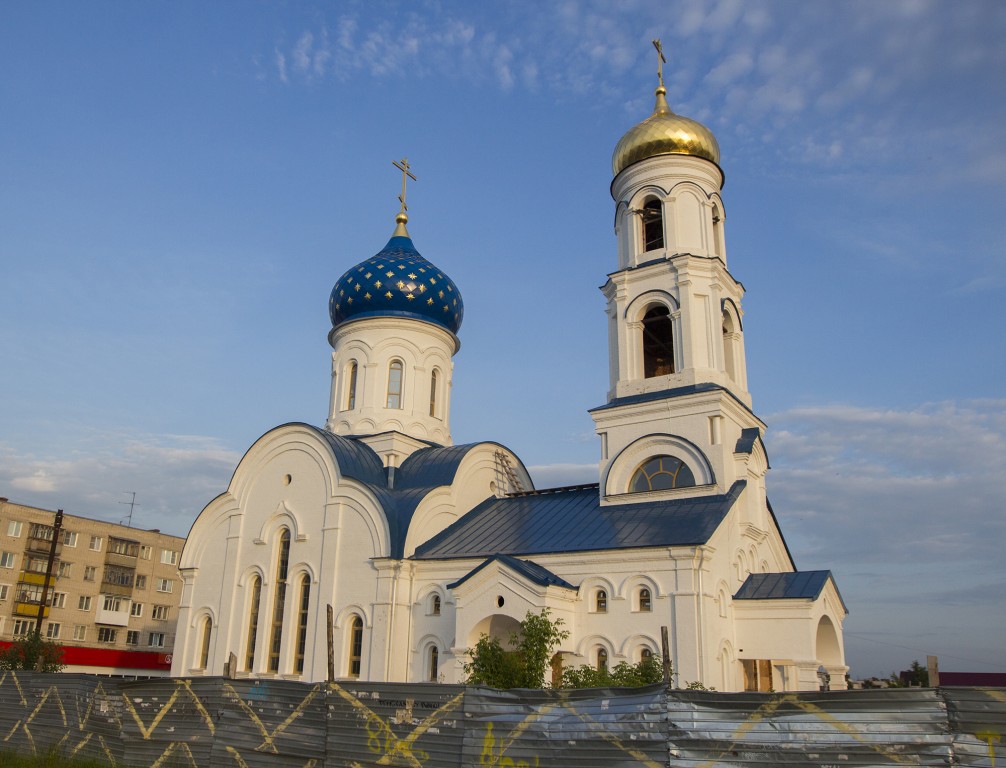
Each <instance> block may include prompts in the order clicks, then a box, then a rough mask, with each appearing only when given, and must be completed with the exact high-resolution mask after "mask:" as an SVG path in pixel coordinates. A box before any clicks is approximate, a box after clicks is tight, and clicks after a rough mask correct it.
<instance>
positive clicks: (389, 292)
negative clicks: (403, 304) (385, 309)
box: [384, 291, 394, 299]
mask: <svg viewBox="0 0 1006 768" xmlns="http://www.w3.org/2000/svg"><path fill="white" fill-rule="evenodd" d="M393 295H394V294H392V293H391V291H388V292H387V293H386V294H384V298H386V299H390V298H391V297H392V296H393Z"/></svg>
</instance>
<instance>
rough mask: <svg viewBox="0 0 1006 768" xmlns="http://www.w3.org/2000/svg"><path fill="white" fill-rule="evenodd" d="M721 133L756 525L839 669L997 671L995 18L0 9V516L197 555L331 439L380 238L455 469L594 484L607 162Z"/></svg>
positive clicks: (543, 6) (252, 7) (804, 9)
mask: <svg viewBox="0 0 1006 768" xmlns="http://www.w3.org/2000/svg"><path fill="white" fill-rule="evenodd" d="M657 37H659V38H661V39H662V40H663V47H664V50H665V52H666V53H667V56H668V64H667V65H666V68H665V77H666V80H667V87H668V100H669V102H670V104H671V106H672V108H673V109H674V110H675V111H676V112H678V113H680V114H683V115H686V116H688V117H691V118H693V119H697V120H700V121H702V122H703V123H705V124H706V125H707V126H709V127H710V128H711V129H712V130H713V132H714V133H715V135H716V137H717V139H718V141H719V145H720V149H721V164H722V167H723V169H724V172H725V175H726V184H725V187H724V190H723V196H724V201H725V208H726V220H725V234H726V247H727V254H728V259H729V268H730V270H731V272H732V273H733V274H734V276H735V277H737V279H739V280H740V281H741V282H742V283H743V284H744V285H745V288H746V290H747V295H746V296H745V299H744V302H743V309H744V313H745V316H744V332H745V344H746V353H747V363H748V382H749V387H750V390H751V393H752V395H753V398H754V409H755V412H756V413H757V414H758V415H759V416H760V417H761V418H763V419H764V420H765V421H766V422H767V423H768V425H769V429H768V432H767V434H766V436H765V442H766V446H767V449H768V454H769V459H770V462H771V465H772V471H771V472H770V473H769V476H768V486H769V497H770V500H771V502H772V505H773V508H774V510H775V512H776V515H777V517H778V519H779V521H780V524H781V527H782V530H783V533H784V535H785V536H786V539H787V542H788V545H789V548H790V550H791V551H792V552H793V556H794V559H795V561H796V564H797V566H798V567H799V568H800V569H802V570H813V569H830V570H832V571H833V573H834V574H835V577H836V580H837V583H838V585H839V588H840V590H841V592H842V595H843V597H844V599H845V601H846V603H847V605H848V607H849V610H850V615H849V617H848V618H847V620H846V623H845V644H846V655H847V661H848V663H849V665H850V666H851V668H852V671H851V674H852V675H853V676H856V677H865V676H869V675H886V674H888V673H890V672H891V671H892V670H897V669H904V668H907V667H908V665H909V663H910V662H911V661H912V660H913V659H920V660H922V661H923V662H924V661H925V657H926V655H929V654H934V655H938V656H939V658H940V666H941V668H942V669H944V670H948V671H949V670H956V671H999V672H1003V671H1006V660H1004V659H1003V655H1002V649H1003V648H1006V565H1004V558H1003V551H1004V548H1003V544H1004V542H1006V516H1004V513H1003V506H1002V505H1003V499H1004V498H1006V393H1004V389H1003V382H1004V380H1006V345H1004V343H1003V341H1004V329H1006V309H1004V303H1003V302H1002V300H1001V294H1002V292H1003V289H1004V288H1006V262H1004V258H1003V252H1004V245H1006V217H1004V216H1003V213H1002V209H1003V203H1004V197H1006V196H1004V191H1006V142H1004V133H1003V127H1002V126H1003V124H1004V122H1006V120H1004V118H1006V77H1004V76H1003V74H1004V72H1006V46H1003V45H1002V43H1001V41H1002V39H1003V38H1004V37H1006V4H1003V3H1001V2H998V0H958V2H954V3H947V2H937V1H934V2H921V1H913V2H908V1H904V2H902V1H899V0H889V1H888V2H883V3H877V2H873V0H869V1H866V2H863V1H860V0H843V1H842V2H838V1H837V0H832V1H826V0H822V1H820V2H814V3H806V2H798V1H797V0H775V1H772V2H766V1H764V0H744V1H743V2H742V1H741V0H718V1H715V2H698V1H694V0H687V1H682V0H663V1H662V2H635V1H633V0H628V1H626V2H619V3H612V2H608V1H607V0H603V1H599V2H588V1H587V0H583V1H581V2H553V3H531V2H505V3H466V2H433V1H429V2H428V1H425V0H418V1H416V2H401V3H383V2H336V1H332V2H324V3H311V2H298V3H292V2H269V3H266V2H258V3H255V2H244V1H242V2H237V1H236V0H235V1H233V2H226V1H224V0H221V1H219V2H214V3H203V2H170V3H169V2H146V3H125V2H102V1H100V0H96V1H94V2H88V3H77V2H64V3H54V2H38V3H18V2H12V0H0V115H2V117H0V361H2V363H3V370H2V375H0V496H7V497H9V498H10V499H11V500H12V501H15V502H18V503H23V504H29V505H34V506H39V507H43V508H46V509H56V508H62V509H64V510H65V511H67V512H68V513H72V514H77V515H84V516H88V517H96V518H99V519H105V520H110V521H113V522H118V521H121V520H124V519H126V517H127V515H128V514H129V506H128V505H127V504H126V503H125V502H129V501H130V499H131V498H132V497H131V493H132V492H135V493H136V502H137V506H136V507H135V509H134V512H133V519H132V521H133V524H134V525H136V526H139V527H144V528H154V527H156V528H160V529H162V530H164V531H166V532H169V533H174V534H178V535H185V533H186V532H187V531H188V529H189V526H190V525H191V523H192V521H193V520H194V519H195V516H196V515H197V514H198V513H199V511H200V510H201V509H202V508H203V506H205V505H206V504H207V503H208V502H209V501H210V500H211V499H212V498H213V497H214V496H216V495H217V494H218V493H220V492H222V491H223V490H224V489H225V488H226V485H227V482H228V480H229V479H230V476H231V473H232V472H233V469H234V466H235V465H236V463H237V462H238V460H239V459H240V457H241V456H242V454H243V452H244V451H245V450H246V449H247V448H248V447H249V446H250V445H251V444H252V443H253V442H254V441H255V440H256V439H257V438H258V437H259V436H260V435H262V434H263V433H265V432H266V431H268V430H269V429H271V428H272V427H274V426H276V425H278V424H282V423H286V422H289V421H306V422H309V423H313V424H317V425H321V424H323V423H324V421H325V418H326V415H327V413H326V410H327V407H328V387H329V376H330V370H329V367H330V354H331V350H330V348H329V346H328V343H327V340H326V338H327V333H328V330H329V327H330V326H329V322H328V317H327V302H328V294H329V291H330V290H331V287H332V285H333V284H334V283H335V281H336V280H337V279H338V278H339V276H340V275H341V274H342V273H343V272H344V271H345V270H347V269H348V268H349V267H351V266H353V265H354V264H356V263H357V262H359V261H362V260H363V259H365V258H368V257H369V256H372V255H373V254H374V253H376V252H377V251H379V250H380V249H381V248H382V247H383V246H384V244H385V243H386V241H387V239H388V237H389V236H390V235H391V232H392V230H393V227H394V216H395V213H396V212H397V210H398V203H397V200H396V196H397V195H398V193H399V192H400V181H401V176H400V174H399V172H398V171H397V170H396V169H395V168H394V167H393V166H392V164H391V163H392V161H393V160H396V159H400V158H402V157H408V159H409V162H410V163H411V164H412V167H413V170H414V173H415V174H416V176H417V177H418V181H417V182H415V183H414V184H411V186H410V189H409V193H408V202H409V214H410V221H409V231H410V233H411V235H412V237H413V240H414V242H415V245H416V247H417V248H418V250H419V251H420V252H421V253H422V254H423V255H424V256H425V257H426V258H427V259H429V260H430V261H432V262H433V263H435V264H436V265H437V266H439V267H440V268H442V269H443V270H445V271H446V272H447V273H448V274H449V275H450V276H451V278H452V279H453V280H454V281H455V283H456V284H457V285H458V287H459V288H460V289H461V292H462V294H463V296H464V301H465V309H466V312H465V319H464V325H463V326H462V328H461V330H460V334H459V335H460V338H461V342H462V348H461V351H460V352H459V353H458V355H457V356H456V357H455V371H454V386H453V395H452V414H451V426H452V431H453V437H454V441H455V442H456V443H464V442H472V441H478V440H495V441H498V442H502V443H504V444H505V445H507V446H508V447H510V448H511V449H513V450H514V451H515V452H516V453H517V454H518V455H519V456H520V457H521V458H522V459H523V461H524V463H525V464H526V465H527V466H528V467H529V469H530V471H531V473H532V476H533V477H534V478H535V481H536V484H537V486H538V487H549V486H554V485H564V484H570V483H578V482H591V481H596V479H597V470H596V464H597V460H598V458H599V452H600V448H599V443H598V440H597V438H596V436H595V435H594V432H593V423H592V421H591V419H590V417H589V416H588V414H587V410H588V409H589V408H592V407H596V406H598V405H601V404H603V403H604V402H605V400H606V396H607V389H608V373H607V371H608V368H607V328H606V322H605V316H604V302H603V297H602V296H601V293H600V292H599V291H598V287H599V286H600V285H601V284H603V282H604V281H605V279H606V275H607V274H608V273H609V272H611V271H614V269H615V268H616V257H615V239H614V233H613V216H614V205H613V202H612V200H611V197H610V194H609V185H610V183H611V164H610V162H611V152H612V150H613V148H614V146H615V144H616V142H617V141H618V139H619V138H620V137H621V135H622V134H623V133H624V132H625V131H626V130H628V129H629V128H630V127H631V126H633V125H634V124H635V123H637V122H639V121H640V120H642V119H644V118H645V117H647V116H648V115H649V114H650V112H651V111H652V108H653V88H654V87H655V85H656V82H655V81H656V72H655V70H656V57H655V52H654V49H653V47H652V46H651V44H650V41H651V40H652V39H653V38H657Z"/></svg>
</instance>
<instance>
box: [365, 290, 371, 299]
mask: <svg viewBox="0 0 1006 768" xmlns="http://www.w3.org/2000/svg"><path fill="white" fill-rule="evenodd" d="M363 298H365V299H366V300H367V301H370V299H371V296H370V291H367V292H366V293H365V294H363Z"/></svg>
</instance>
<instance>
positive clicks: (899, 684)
mask: <svg viewBox="0 0 1006 768" xmlns="http://www.w3.org/2000/svg"><path fill="white" fill-rule="evenodd" d="M888 682H889V683H890V686H891V687H892V688H905V687H906V686H921V687H922V688H928V687H929V669H928V668H927V667H924V666H922V665H921V664H920V663H919V660H918V659H915V660H914V661H913V662H912V665H911V666H910V667H909V668H908V669H906V670H905V671H904V672H902V673H901V674H898V673H897V672H892V673H891V676H890V677H889V678H888Z"/></svg>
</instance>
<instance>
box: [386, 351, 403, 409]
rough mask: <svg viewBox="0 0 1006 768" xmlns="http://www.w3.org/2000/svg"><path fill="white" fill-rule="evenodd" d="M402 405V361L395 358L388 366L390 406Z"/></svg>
mask: <svg viewBox="0 0 1006 768" xmlns="http://www.w3.org/2000/svg"><path fill="white" fill-rule="evenodd" d="M401 407H402V363H401V361H399V360H395V361H394V362H393V363H392V364H391V366H390V367H389V368H388V408H401Z"/></svg>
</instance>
